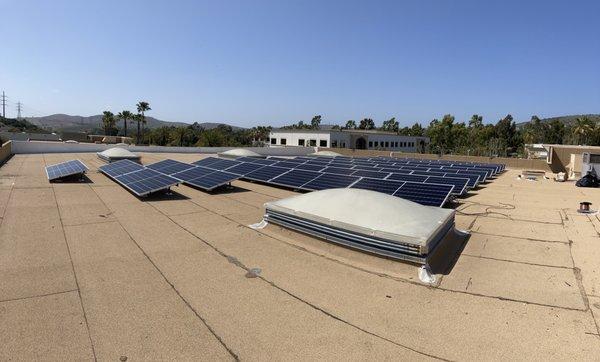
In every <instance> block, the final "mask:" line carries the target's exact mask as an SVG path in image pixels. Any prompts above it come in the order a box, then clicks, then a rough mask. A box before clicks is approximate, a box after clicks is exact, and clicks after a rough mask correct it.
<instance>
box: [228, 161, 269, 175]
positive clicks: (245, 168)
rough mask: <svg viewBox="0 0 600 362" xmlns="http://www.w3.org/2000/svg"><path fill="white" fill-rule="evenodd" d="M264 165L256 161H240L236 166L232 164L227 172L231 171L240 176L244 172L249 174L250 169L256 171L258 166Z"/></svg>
mask: <svg viewBox="0 0 600 362" xmlns="http://www.w3.org/2000/svg"><path fill="white" fill-rule="evenodd" d="M262 167H264V166H263V165H261V164H258V163H248V162H242V163H240V164H239V165H237V166H233V167H231V168H228V169H227V172H231V173H234V174H236V175H240V176H244V175H246V174H249V173H250V172H252V171H256V170H258V169H259V168H262Z"/></svg>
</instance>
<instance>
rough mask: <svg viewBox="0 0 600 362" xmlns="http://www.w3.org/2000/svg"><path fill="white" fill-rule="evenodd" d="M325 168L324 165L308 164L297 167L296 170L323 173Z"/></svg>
mask: <svg viewBox="0 0 600 362" xmlns="http://www.w3.org/2000/svg"><path fill="white" fill-rule="evenodd" d="M323 168H325V166H322V165H310V164H307V163H302V164H299V165H298V166H296V170H307V171H321V170H322V169H323Z"/></svg>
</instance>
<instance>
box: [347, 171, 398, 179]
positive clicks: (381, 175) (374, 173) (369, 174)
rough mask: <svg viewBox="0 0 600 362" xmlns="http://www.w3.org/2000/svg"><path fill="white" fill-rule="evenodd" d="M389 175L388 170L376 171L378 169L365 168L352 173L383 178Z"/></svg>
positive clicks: (353, 174)
mask: <svg viewBox="0 0 600 362" xmlns="http://www.w3.org/2000/svg"><path fill="white" fill-rule="evenodd" d="M388 175H389V172H378V171H367V170H358V171H356V172H354V173H352V176H360V177H370V178H378V179H384V178H386V177H387V176H388Z"/></svg>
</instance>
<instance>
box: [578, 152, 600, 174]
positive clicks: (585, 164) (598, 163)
mask: <svg viewBox="0 0 600 362" xmlns="http://www.w3.org/2000/svg"><path fill="white" fill-rule="evenodd" d="M592 170H593V171H595V172H596V175H600V153H589V152H584V153H583V154H582V163H581V175H582V176H585V175H587V173H588V172H591V171H592Z"/></svg>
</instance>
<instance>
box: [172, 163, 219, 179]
mask: <svg viewBox="0 0 600 362" xmlns="http://www.w3.org/2000/svg"><path fill="white" fill-rule="evenodd" d="M213 172H216V171H215V170H211V169H209V168H206V167H200V166H197V167H194V168H190V169H189V170H185V171H182V172H178V173H175V174H173V175H171V176H173V177H175V178H176V179H178V180H181V181H184V182H187V181H190V180H193V179H195V178H199V177H203V176H206V175H208V174H211V173H213Z"/></svg>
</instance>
